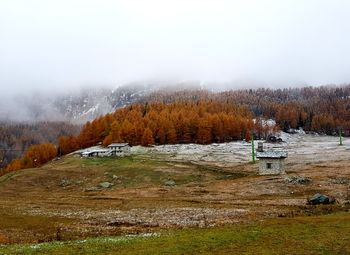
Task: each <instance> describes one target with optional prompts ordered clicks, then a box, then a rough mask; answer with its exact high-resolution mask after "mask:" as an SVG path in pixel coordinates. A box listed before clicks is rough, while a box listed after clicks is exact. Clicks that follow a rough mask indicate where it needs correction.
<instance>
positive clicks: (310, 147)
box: [131, 132, 350, 165]
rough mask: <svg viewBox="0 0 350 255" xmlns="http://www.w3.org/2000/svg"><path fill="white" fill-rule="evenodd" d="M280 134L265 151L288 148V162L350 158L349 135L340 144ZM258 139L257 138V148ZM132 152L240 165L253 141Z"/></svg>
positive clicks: (325, 138)
mask: <svg viewBox="0 0 350 255" xmlns="http://www.w3.org/2000/svg"><path fill="white" fill-rule="evenodd" d="M279 136H280V137H281V138H282V140H283V142H281V143H267V142H264V150H285V151H287V152H288V159H287V161H288V160H293V161H297V162H296V163H298V161H300V163H301V162H318V161H319V162H322V161H328V160H337V159H346V158H350V157H349V156H350V139H348V138H344V139H343V143H344V145H343V146H339V137H335V136H318V135H309V134H305V133H303V132H300V133H297V134H288V133H284V132H281V133H280V135H279ZM258 142H259V141H255V148H257V144H258ZM131 152H132V153H134V154H150V155H154V156H157V155H161V156H163V157H169V159H172V160H185V161H198V162H200V161H203V162H206V163H210V162H212V163H216V164H218V165H221V164H223V165H227V164H239V163H244V162H249V161H250V160H251V144H250V143H247V142H245V141H237V142H230V143H220V144H215V143H214V144H209V145H200V144H174V145H159V146H154V147H151V148H145V147H141V146H134V147H132V149H131Z"/></svg>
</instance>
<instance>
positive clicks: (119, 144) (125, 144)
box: [107, 143, 129, 147]
mask: <svg viewBox="0 0 350 255" xmlns="http://www.w3.org/2000/svg"><path fill="white" fill-rule="evenodd" d="M127 145H129V144H128V143H111V144H110V145H108V146H107V147H124V146H127Z"/></svg>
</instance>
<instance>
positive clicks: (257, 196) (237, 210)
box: [0, 134, 350, 243]
mask: <svg viewBox="0 0 350 255" xmlns="http://www.w3.org/2000/svg"><path fill="white" fill-rule="evenodd" d="M282 137H283V139H284V140H285V142H284V143H281V144H269V145H267V147H275V148H276V147H277V148H284V149H288V152H289V157H288V158H287V162H286V171H287V175H286V176H257V175H256V172H257V169H258V164H254V165H253V164H250V163H249V160H250V146H249V144H247V143H245V142H235V143H228V144H217V145H215V144H213V145H208V146H203V145H168V146H158V147H152V148H142V147H134V148H133V155H132V156H130V157H125V158H111V159H110V158H93V159H92V158H88V159H81V158H80V157H77V156H67V157H64V158H62V159H60V160H57V161H54V162H51V163H49V164H47V165H45V166H43V167H41V168H39V169H25V170H22V171H18V172H14V173H10V174H8V175H5V176H2V177H1V178H0V194H1V196H0V217H1V219H2V220H1V221H0V243H17V242H42V241H51V240H69V239H78V238H85V237H87V236H100V235H116V234H122V233H139V232H149V231H152V232H153V231H157V230H159V229H163V228H182V227H187V226H212V225H221V224H226V223H236V222H246V221H255V220H260V219H264V218H270V217H277V216H294V215H304V214H316V213H320V212H327V211H335V210H346V208H347V203H348V201H349V199H350V190H349V185H350V167H349V154H350V150H348V149H347V148H348V147H347V146H346V145H348V144H349V142H350V141H349V140H345V144H346V145H345V146H339V145H338V141H337V138H336V137H328V136H310V135H300V134H295V135H287V134H282ZM296 175H297V176H302V177H307V178H310V179H311V182H310V183H308V184H298V183H297V184H294V183H291V182H288V181H287V180H286V178H287V177H288V176H296ZM317 192H320V193H325V194H327V195H331V196H334V197H335V198H336V199H337V201H338V203H337V204H336V205H332V206H321V207H314V206H307V205H306V198H307V197H308V196H311V195H313V194H315V193H317Z"/></svg>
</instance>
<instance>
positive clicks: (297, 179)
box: [284, 176, 311, 184]
mask: <svg viewBox="0 0 350 255" xmlns="http://www.w3.org/2000/svg"><path fill="white" fill-rule="evenodd" d="M284 181H285V182H286V183H292V184H309V183H310V182H311V179H310V178H307V177H303V176H288V177H286V178H284Z"/></svg>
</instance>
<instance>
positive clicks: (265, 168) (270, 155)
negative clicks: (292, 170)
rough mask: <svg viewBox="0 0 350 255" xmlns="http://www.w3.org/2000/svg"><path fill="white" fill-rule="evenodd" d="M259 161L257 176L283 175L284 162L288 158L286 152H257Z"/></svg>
mask: <svg viewBox="0 0 350 255" xmlns="http://www.w3.org/2000/svg"><path fill="white" fill-rule="evenodd" d="M256 157H257V158H258V159H259V175H269V174H285V173H286V172H285V170H284V160H285V159H286V158H287V157H288V153H287V152H286V151H273V150H269V151H264V150H259V151H257V154H256Z"/></svg>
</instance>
